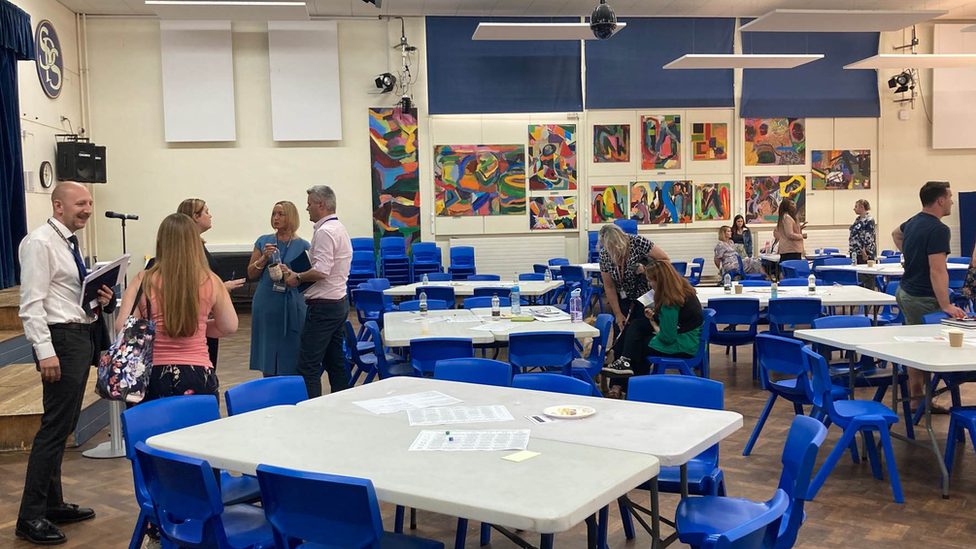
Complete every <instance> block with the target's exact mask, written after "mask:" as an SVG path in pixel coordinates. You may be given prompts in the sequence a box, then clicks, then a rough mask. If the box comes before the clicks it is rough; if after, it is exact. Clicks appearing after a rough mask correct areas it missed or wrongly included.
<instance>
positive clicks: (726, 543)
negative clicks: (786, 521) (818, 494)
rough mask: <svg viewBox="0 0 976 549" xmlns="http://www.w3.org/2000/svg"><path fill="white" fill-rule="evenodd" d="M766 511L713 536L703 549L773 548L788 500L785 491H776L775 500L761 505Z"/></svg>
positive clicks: (703, 544)
mask: <svg viewBox="0 0 976 549" xmlns="http://www.w3.org/2000/svg"><path fill="white" fill-rule="evenodd" d="M761 505H763V506H764V507H765V508H766V510H765V511H764V512H763V513H762V514H761V515H759V516H758V517H756V518H754V519H752V520H750V521H748V522H746V523H745V524H741V525H738V526H736V527H735V528H732V529H731V530H728V531H725V532H722V533H721V534H712V535H711V536H709V537H708V538H706V539H705V540H704V541H703V542H702V544H701V548H702V549H766V548H767V547H773V540H774V539H776V533H777V532H778V531H779V530H780V525H781V524H782V522H783V514H784V513H785V512H786V509H787V506H788V498H787V496H786V492H784V491H783V490H776V493H775V494H773V498H772V499H770V500H769V501H767V502H765V503H763V504H761Z"/></svg>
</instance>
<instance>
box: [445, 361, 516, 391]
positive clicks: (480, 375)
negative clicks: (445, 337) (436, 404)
mask: <svg viewBox="0 0 976 549" xmlns="http://www.w3.org/2000/svg"><path fill="white" fill-rule="evenodd" d="M434 379H441V380H444V381H461V382H464V383H477V384H479V385H493V386H495V387H511V386H512V366H511V365H510V364H508V363H505V362H502V361H500V360H492V359H490V358H451V359H447V360H438V361H437V363H436V364H434Z"/></svg>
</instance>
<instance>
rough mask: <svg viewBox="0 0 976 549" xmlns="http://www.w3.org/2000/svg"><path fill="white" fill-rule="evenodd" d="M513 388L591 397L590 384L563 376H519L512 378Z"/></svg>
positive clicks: (553, 374) (552, 374)
mask: <svg viewBox="0 0 976 549" xmlns="http://www.w3.org/2000/svg"><path fill="white" fill-rule="evenodd" d="M512 387H515V388H516V389H530V390H533V391H546V392H549V393H562V394H566V395H577V396H591V395H592V394H593V389H592V388H591V387H590V384H589V383H587V382H585V381H583V380H581V379H576V378H575V377H570V376H564V375H562V374H555V373H550V374H519V375H517V376H514V377H513V378H512Z"/></svg>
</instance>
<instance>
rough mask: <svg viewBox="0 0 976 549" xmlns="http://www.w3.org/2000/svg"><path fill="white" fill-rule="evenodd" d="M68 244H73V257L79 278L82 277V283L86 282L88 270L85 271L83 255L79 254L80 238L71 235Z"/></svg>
mask: <svg viewBox="0 0 976 549" xmlns="http://www.w3.org/2000/svg"><path fill="white" fill-rule="evenodd" d="M68 242H70V243H71V246H69V248H71V255H73V256H74V258H75V265H76V266H77V267H78V276H80V277H81V281H82V282H84V281H85V276H86V275H88V270H87V269H85V262H84V261H83V260H82V259H81V254H80V253H78V237H77V236H75V235H71V236H69V237H68Z"/></svg>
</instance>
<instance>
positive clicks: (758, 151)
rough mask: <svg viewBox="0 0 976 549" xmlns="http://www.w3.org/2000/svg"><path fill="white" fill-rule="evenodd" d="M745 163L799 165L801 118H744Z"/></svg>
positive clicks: (803, 137) (803, 143) (803, 139)
mask: <svg viewBox="0 0 976 549" xmlns="http://www.w3.org/2000/svg"><path fill="white" fill-rule="evenodd" d="M745 124H746V135H745V145H746V166H802V165H803V164H804V163H806V150H807V137H806V129H805V123H804V119H803V118H746V119H745Z"/></svg>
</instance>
